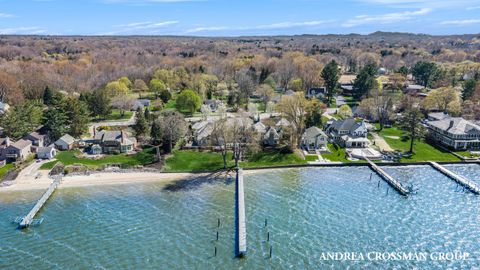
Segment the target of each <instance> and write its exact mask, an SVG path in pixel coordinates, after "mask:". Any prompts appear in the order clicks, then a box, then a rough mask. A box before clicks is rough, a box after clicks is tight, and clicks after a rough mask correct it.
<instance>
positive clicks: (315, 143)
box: [301, 127, 328, 151]
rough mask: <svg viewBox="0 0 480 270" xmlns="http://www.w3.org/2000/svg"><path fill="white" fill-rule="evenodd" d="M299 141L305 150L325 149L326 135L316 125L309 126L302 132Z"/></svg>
mask: <svg viewBox="0 0 480 270" xmlns="http://www.w3.org/2000/svg"><path fill="white" fill-rule="evenodd" d="M301 143H302V144H301V146H302V147H303V148H304V149H305V150H307V151H315V150H326V149H327V143H328V136H327V135H326V134H325V133H324V132H323V131H322V130H321V129H319V128H318V127H310V128H307V130H305V132H304V133H303V135H302V142H301Z"/></svg>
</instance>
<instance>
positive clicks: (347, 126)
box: [327, 118, 370, 148]
mask: <svg viewBox="0 0 480 270" xmlns="http://www.w3.org/2000/svg"><path fill="white" fill-rule="evenodd" d="M327 133H328V135H329V136H330V137H331V138H332V140H333V141H334V142H335V143H337V144H339V145H341V146H344V147H347V148H365V147H368V146H369V145H370V141H369V140H368V139H367V135H368V130H367V126H366V125H365V122H363V121H362V122H357V121H355V119H353V118H348V119H345V120H335V121H333V122H332V123H331V124H329V125H328V126H327Z"/></svg>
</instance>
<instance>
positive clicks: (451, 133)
mask: <svg viewBox="0 0 480 270" xmlns="http://www.w3.org/2000/svg"><path fill="white" fill-rule="evenodd" d="M435 116H438V115H430V116H429V119H437V120H431V121H428V122H427V127H428V136H429V138H430V139H432V140H433V141H435V142H437V143H439V144H441V145H443V146H446V147H448V148H450V149H453V150H478V149H480V126H479V125H477V124H475V123H473V122H471V121H468V120H465V119H463V118H461V117H449V116H444V117H440V118H441V119H438V117H435Z"/></svg>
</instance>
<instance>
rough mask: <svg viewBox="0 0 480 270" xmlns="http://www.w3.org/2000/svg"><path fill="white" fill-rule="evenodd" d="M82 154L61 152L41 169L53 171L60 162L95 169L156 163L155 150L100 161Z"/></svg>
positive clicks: (111, 156) (114, 156) (74, 151)
mask: <svg viewBox="0 0 480 270" xmlns="http://www.w3.org/2000/svg"><path fill="white" fill-rule="evenodd" d="M80 154H81V153H80V151H78V150H73V151H64V152H59V153H58V155H57V156H56V159H57V160H55V161H52V162H48V163H45V164H43V165H42V167H41V169H42V170H48V169H52V168H53V167H54V166H55V164H56V163H57V162H59V161H60V162H62V163H63V164H64V165H65V166H68V165H74V164H79V165H85V166H88V167H91V168H94V169H95V168H99V167H101V166H103V165H107V164H120V165H121V166H122V167H134V166H138V165H148V164H151V163H153V162H155V150H154V149H147V150H144V151H142V152H140V153H137V154H135V155H128V156H127V155H109V156H105V157H103V158H100V159H90V158H84V157H79V155H80Z"/></svg>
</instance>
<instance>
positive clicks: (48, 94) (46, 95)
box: [43, 86, 53, 105]
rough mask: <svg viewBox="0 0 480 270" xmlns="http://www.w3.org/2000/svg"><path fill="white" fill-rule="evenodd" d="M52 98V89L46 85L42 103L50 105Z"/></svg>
mask: <svg viewBox="0 0 480 270" xmlns="http://www.w3.org/2000/svg"><path fill="white" fill-rule="evenodd" d="M52 99H53V91H52V89H50V87H48V86H47V87H45V90H44V91H43V104H45V105H51V104H52Z"/></svg>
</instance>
